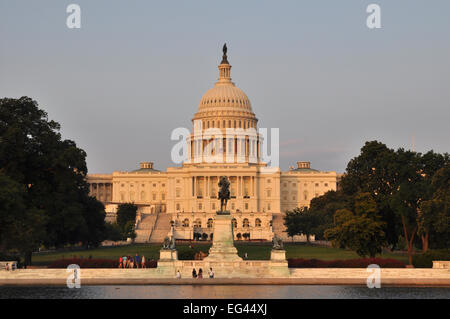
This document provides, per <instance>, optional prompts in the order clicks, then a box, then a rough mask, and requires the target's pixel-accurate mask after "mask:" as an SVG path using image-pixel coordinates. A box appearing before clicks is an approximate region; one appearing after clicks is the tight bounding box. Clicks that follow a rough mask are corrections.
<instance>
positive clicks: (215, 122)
mask: <svg viewBox="0 0 450 319" xmlns="http://www.w3.org/2000/svg"><path fill="white" fill-rule="evenodd" d="M226 51H227V48H226V45H225V46H224V52H223V57H222V62H221V63H220V65H219V66H218V68H219V79H218V81H217V82H216V83H215V85H214V87H213V88H211V89H209V90H208V91H207V92H206V93H205V94H204V95H203V97H202V98H201V100H200V104H199V106H198V111H197V113H196V114H195V115H194V118H193V119H192V120H193V121H195V120H201V121H202V122H203V128H210V127H216V128H227V127H234V128H249V127H254V128H256V123H257V122H258V120H257V118H256V116H255V114H254V113H253V111H252V107H251V103H250V100H249V99H248V97H247V95H246V94H245V93H244V92H243V91H242V90H241V89H240V88H238V87H237V86H236V85H235V84H234V83H233V82H232V81H231V77H230V70H231V65H230V64H229V63H228V59H227V54H226Z"/></svg>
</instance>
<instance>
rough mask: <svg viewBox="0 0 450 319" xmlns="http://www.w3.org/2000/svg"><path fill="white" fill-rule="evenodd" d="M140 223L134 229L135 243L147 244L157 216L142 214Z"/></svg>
mask: <svg viewBox="0 0 450 319" xmlns="http://www.w3.org/2000/svg"><path fill="white" fill-rule="evenodd" d="M142 216H143V217H142V219H141V222H140V223H139V224H138V226H137V228H136V238H135V240H134V242H135V243H148V242H149V240H150V236H151V234H152V229H153V228H154V226H155V222H156V218H157V214H151V215H149V214H144V215H142Z"/></svg>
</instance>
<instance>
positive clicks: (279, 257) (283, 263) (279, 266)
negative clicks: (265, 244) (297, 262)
mask: <svg viewBox="0 0 450 319" xmlns="http://www.w3.org/2000/svg"><path fill="white" fill-rule="evenodd" d="M270 274H271V276H272V277H275V278H286V277H289V275H290V272H289V267H288V262H287V260H286V250H284V249H272V251H271V253H270Z"/></svg>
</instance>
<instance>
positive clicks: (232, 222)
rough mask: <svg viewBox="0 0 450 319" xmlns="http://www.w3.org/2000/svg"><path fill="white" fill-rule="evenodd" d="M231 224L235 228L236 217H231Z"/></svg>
mask: <svg viewBox="0 0 450 319" xmlns="http://www.w3.org/2000/svg"><path fill="white" fill-rule="evenodd" d="M231 225H233V228H237V220H236V218H233V219H232V220H231Z"/></svg>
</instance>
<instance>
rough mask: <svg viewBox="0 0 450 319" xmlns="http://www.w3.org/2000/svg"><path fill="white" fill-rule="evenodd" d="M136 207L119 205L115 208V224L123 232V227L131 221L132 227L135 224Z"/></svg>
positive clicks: (129, 204) (125, 204)
mask: <svg viewBox="0 0 450 319" xmlns="http://www.w3.org/2000/svg"><path fill="white" fill-rule="evenodd" d="M136 214H137V206H136V205H134V204H132V203H124V204H120V205H119V207H118V208H117V224H118V225H119V227H120V228H121V229H122V230H125V225H126V224H127V223H128V222H130V221H132V222H133V225H134V224H135V223H136Z"/></svg>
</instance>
